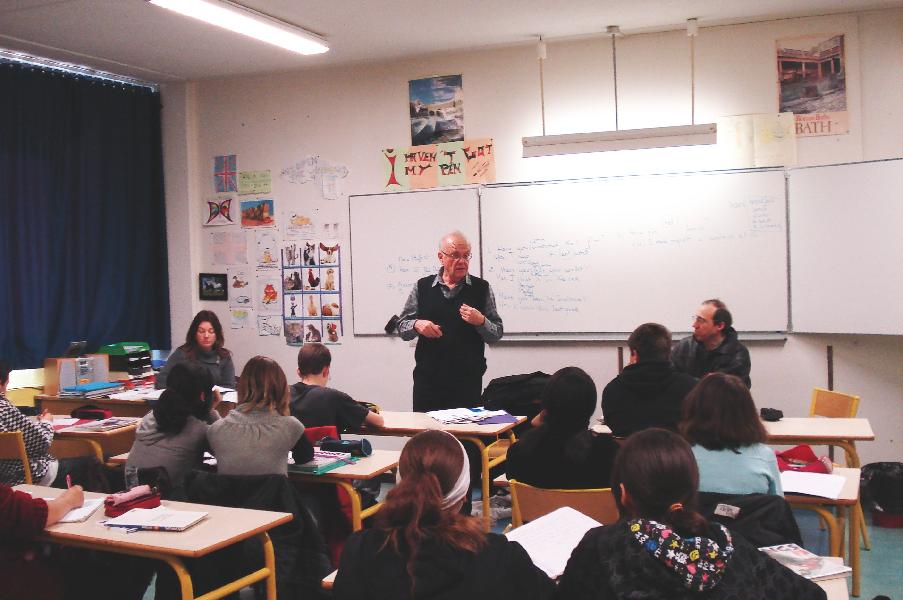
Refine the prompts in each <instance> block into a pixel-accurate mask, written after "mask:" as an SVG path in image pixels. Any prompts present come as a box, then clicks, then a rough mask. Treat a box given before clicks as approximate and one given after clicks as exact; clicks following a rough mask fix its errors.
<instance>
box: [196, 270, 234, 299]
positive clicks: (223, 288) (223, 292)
mask: <svg viewBox="0 0 903 600" xmlns="http://www.w3.org/2000/svg"><path fill="white" fill-rule="evenodd" d="M198 294H199V297H200V299H201V300H228V299H229V286H228V284H227V279H226V274H225V273H199V274H198Z"/></svg>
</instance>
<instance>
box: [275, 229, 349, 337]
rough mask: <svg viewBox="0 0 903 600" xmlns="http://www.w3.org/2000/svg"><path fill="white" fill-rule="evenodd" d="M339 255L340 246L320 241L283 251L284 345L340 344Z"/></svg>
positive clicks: (340, 267)
mask: <svg viewBox="0 0 903 600" xmlns="http://www.w3.org/2000/svg"><path fill="white" fill-rule="evenodd" d="M341 252H342V248H341V244H336V243H326V242H324V241H322V240H302V241H300V242H299V243H298V246H297V249H296V248H294V247H293V245H290V246H289V247H286V248H283V250H282V293H283V300H282V318H283V335H284V336H285V341H286V343H287V344H288V345H290V346H297V345H302V344H304V343H311V342H322V343H326V344H338V343H341V338H342V335H343V331H344V330H343V327H342V313H343V311H342V273H341V269H342V261H341ZM296 253H297V254H300V259H299V257H298V256H297V254H296ZM299 263H300V264H299Z"/></svg>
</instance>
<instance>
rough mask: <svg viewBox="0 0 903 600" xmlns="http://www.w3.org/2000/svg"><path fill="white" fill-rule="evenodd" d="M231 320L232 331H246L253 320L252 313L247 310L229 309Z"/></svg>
mask: <svg viewBox="0 0 903 600" xmlns="http://www.w3.org/2000/svg"><path fill="white" fill-rule="evenodd" d="M229 319H230V320H229V324H230V329H244V328H246V327H247V326H248V321H249V320H250V319H251V311H250V310H248V309H247V308H231V309H229Z"/></svg>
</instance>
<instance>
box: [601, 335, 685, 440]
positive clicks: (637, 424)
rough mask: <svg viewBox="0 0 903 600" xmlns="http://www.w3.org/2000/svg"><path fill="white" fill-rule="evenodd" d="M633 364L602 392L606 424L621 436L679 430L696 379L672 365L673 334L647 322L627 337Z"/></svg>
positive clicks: (615, 433)
mask: <svg viewBox="0 0 903 600" xmlns="http://www.w3.org/2000/svg"><path fill="white" fill-rule="evenodd" d="M627 346H628V347H629V348H630V364H628V365H627V366H626V367H624V370H623V371H622V372H621V373H620V374H619V375H618V376H617V377H615V378H614V379H612V380H611V381H610V382H609V383H608V385H606V386H605V389H604V390H602V415H603V416H604V417H605V424H606V425H608V426H609V427H610V428H611V432H612V433H613V434H614V435H616V436H618V437H627V436H628V435H630V434H631V433H633V432H634V431H639V430H641V429H646V428H647V427H664V428H665V429H670V430H672V431H677V424H678V423H680V416H681V413H682V412H683V401H684V397H685V396H686V395H687V393H689V391H690V390H692V389H693V386H694V385H696V378H695V377H693V376H691V375H688V374H686V373H681V372H679V371H678V370H677V369H676V368H675V367H674V365H673V364H672V363H671V332H670V331H668V329H667V328H666V327H665V326H664V325H659V324H658V323H644V324H643V325H640V326H639V327H637V328H636V329H634V330H633V333H631V334H630V337H629V338H627Z"/></svg>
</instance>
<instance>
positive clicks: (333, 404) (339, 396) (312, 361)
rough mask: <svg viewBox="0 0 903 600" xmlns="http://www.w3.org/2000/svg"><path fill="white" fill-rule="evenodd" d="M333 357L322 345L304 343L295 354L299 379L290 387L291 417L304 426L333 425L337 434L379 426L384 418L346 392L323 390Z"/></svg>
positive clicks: (325, 388) (327, 380)
mask: <svg viewBox="0 0 903 600" xmlns="http://www.w3.org/2000/svg"><path fill="white" fill-rule="evenodd" d="M331 363H332V354H331V353H330V352H329V348H327V347H326V346H324V345H323V344H304V345H303V346H302V347H301V349H300V350H299V351H298V376H299V377H300V378H301V381H300V382H298V383H296V384H294V385H293V386H291V388H290V391H291V394H292V400H291V402H292V404H291V407H292V415H293V416H295V417H297V418H298V420H299V421H301V422H302V423H304V426H305V427H322V426H325V425H335V426H336V429H338V431H339V433H342V432H343V431H346V430H348V429H359V428H360V427H362V426H364V425H366V426H367V427H382V426H383V418H382V416H380V415H379V414H377V413H375V412H373V411H371V410H368V409H367V407H366V406H363V405H362V404H358V403H357V402H355V401H354V400H353V399H352V398H351V396H349V395H348V394H346V393H345V392H340V391H339V390H334V389H332V388H328V387H326V384H327V382H329V368H330V365H331Z"/></svg>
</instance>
